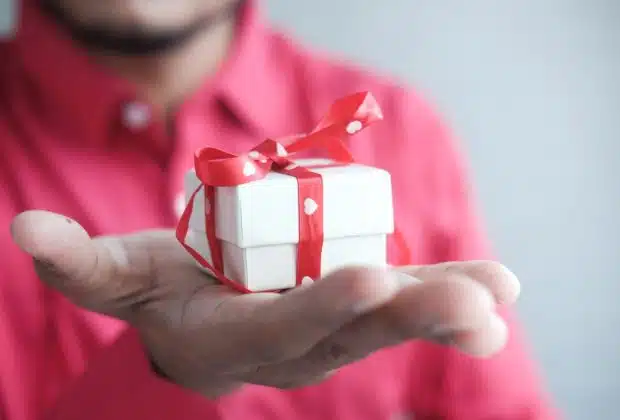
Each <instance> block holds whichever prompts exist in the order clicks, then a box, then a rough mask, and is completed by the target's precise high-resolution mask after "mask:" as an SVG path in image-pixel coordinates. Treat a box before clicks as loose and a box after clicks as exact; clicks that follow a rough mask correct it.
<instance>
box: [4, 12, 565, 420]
mask: <svg viewBox="0 0 620 420" xmlns="http://www.w3.org/2000/svg"><path fill="white" fill-rule="evenodd" d="M0 62H1V63H2V66H0V139H1V142H0V152H1V153H0V156H2V158H1V161H0V162H1V165H0V180H1V181H2V185H4V186H5V188H4V192H5V194H6V198H5V199H3V200H1V201H0V220H1V222H2V224H3V226H5V227H7V229H5V230H2V233H1V235H2V236H0V241H1V244H2V249H3V251H4V252H5V257H4V260H3V264H2V268H1V270H2V271H1V272H0V273H1V277H0V280H1V281H0V288H1V296H2V300H0V313H1V314H2V316H0V343H2V344H1V345H0V352H1V353H0V356H1V357H0V410H1V411H0V417H2V418H3V419H8V420H34V419H37V420H38V419H63V420H71V419H89V420H98V419H120V420H124V419H128V420H129V419H132V420H133V419H150V420H152V419H168V418H183V419H244V420H251V419H264V418H269V419H293V418H295V419H326V418H338V419H344V420H346V419H356V420H359V419H396V418H411V419H412V418H416V419H439V418H441V419H464V420H469V419H471V420H474V419H476V420H483V419H484V420H487V419H488V420H490V419H494V420H495V419H497V420H534V419H537V420H540V419H553V418H556V417H555V414H554V413H553V412H552V411H551V409H550V407H549V405H548V404H547V401H546V396H545V394H544V391H543V390H542V389H541V387H540V386H539V383H538V379H537V374H536V372H535V368H534V367H533V365H532V363H531V362H530V360H529V358H528V356H527V352H526V350H524V346H523V341H522V338H521V335H520V333H519V331H518V328H517V326H516V324H515V322H514V319H513V318H512V317H511V316H510V315H509V314H508V311H507V309H506V308H507V306H509V305H510V304H512V303H513V302H514V301H515V300H516V298H517V295H518V292H519V285H518V282H517V280H516V278H515V277H514V275H513V274H511V273H510V272H509V271H508V270H506V269H505V268H504V267H503V266H501V265H499V264H497V263H493V262H484V261H482V260H484V259H485V258H489V256H490V253H489V251H488V248H487V246H486V243H485V240H484V238H483V236H482V233H481V230H480V229H479V227H478V226H477V223H476V218H475V215H474V211H473V210H472V205H471V199H470V196H469V193H468V191H467V181H466V178H465V177H464V175H465V174H464V171H463V165H462V164H461V162H460V160H459V156H458V153H457V151H456V149H455V147H454V145H453V144H452V142H451V141H450V138H449V134H448V133H447V131H446V130H445V128H444V127H443V126H442V125H441V123H440V121H439V120H438V119H437V117H436V116H435V115H434V114H433V112H432V111H431V110H430V109H429V107H428V106H427V105H426V104H425V103H424V102H423V101H422V100H421V99H420V98H419V97H418V96H417V95H416V94H415V93H414V92H411V91H405V90H404V89H401V88H399V87H396V86H395V85H394V84H392V83H391V82H390V81H389V80H387V79H383V78H380V77H377V76H373V75H370V74H368V73H366V72H364V71H362V70H360V69H356V68H354V67H352V66H348V65H343V64H339V63H337V62H335V61H333V60H331V59H329V58H326V57H323V56H320V55H316V54H313V53H310V52H308V51H307V50H305V49H303V48H301V47H300V46H298V45H296V44H295V43H293V42H292V41H290V40H289V39H288V38H286V37H284V36H283V35H281V34H279V33H277V32H274V31H272V30H270V29H268V28H267V27H266V26H264V24H263V22H262V20H261V19H260V16H259V15H258V12H257V5H256V4H255V3H254V2H253V1H239V0H177V1H174V2H172V1H150V0H117V1H112V0H110V1H101V0H24V1H23V2H22V4H21V10H20V18H19V23H18V27H17V32H16V36H15V37H14V39H11V40H7V41H6V42H5V43H4V44H2V45H1V46H0ZM357 91H371V92H372V93H373V94H374V95H375V97H376V98H377V100H378V102H379V104H380V105H381V107H382V108H383V113H384V115H385V120H384V122H382V123H379V124H376V125H375V126H373V127H371V128H368V129H367V130H365V131H364V132H363V133H361V134H359V135H358V136H357V137H356V138H355V141H351V142H350V144H349V147H350V149H351V151H352V153H353V155H354V156H355V157H356V158H357V160H359V161H360V162H363V163H366V164H371V165H375V166H378V167H382V168H385V169H387V170H389V171H390V172H391V174H392V176H393V188H394V195H395V214H396V220H397V224H398V226H399V227H400V229H401V230H402V233H403V239H404V242H406V244H407V245H408V247H409V248H410V250H409V252H408V253H407V252H403V247H402V246H400V245H402V244H401V243H399V242H397V241H396V240H395V239H392V241H391V242H390V244H389V253H390V262H391V263H392V264H393V265H398V266H399V267H398V268H394V269H392V270H389V271H385V270H378V269H372V268H354V267H352V268H348V269H345V270H342V271H339V272H337V273H333V274H332V275H330V276H328V277H327V278H325V279H322V280H321V281H318V282H316V283H313V284H312V285H310V286H304V287H302V288H299V289H295V290H293V291H290V292H288V293H284V294H270V293H263V294H250V295H237V294H236V293H235V292H233V291H232V290H229V289H227V288H225V287H223V286H221V285H218V284H217V283H216V282H215V281H213V280H211V279H209V278H207V277H206V276H205V275H203V274H201V272H200V271H199V270H197V269H196V266H195V264H193V262H192V261H191V258H189V256H188V255H186V253H185V252H184V251H183V250H182V248H181V247H180V246H179V244H178V243H177V241H176V240H175V239H174V235H173V231H172V230H171V228H173V227H174V225H175V223H176V222H177V220H178V219H177V218H178V215H179V209H180V208H182V204H183V203H182V199H179V197H180V196H181V197H182V195H180V194H181V192H182V178H183V175H184V173H185V171H186V170H187V169H188V168H190V167H191V163H192V156H193V152H194V150H196V149H197V148H199V147H202V146H205V145H209V146H212V147H217V148H220V149H223V150H226V151H229V152H232V153H240V152H243V151H246V150H248V149H249V148H251V147H252V146H254V145H255V144H257V143H259V142H260V141H261V140H263V139H265V138H267V137H272V138H273V137H278V136H285V135H290V134H295V133H301V132H306V131H308V130H309V129H311V128H312V126H313V124H315V123H316V122H317V121H318V120H319V118H320V116H321V115H322V114H323V113H324V112H325V111H326V110H327V108H328V106H329V105H330V104H331V102H332V101H334V100H335V99H337V98H339V97H341V96H344V95H347V94H350V93H354V92H357ZM180 200H181V201H180ZM31 209H39V210H31ZM9 226H10V233H9V229H8V227H9ZM153 229H159V230H153ZM87 232H88V233H87ZM89 234H90V235H91V236H92V239H91V237H89V236H88V235H89ZM102 235H105V236H102ZM15 244H17V245H18V247H19V248H18V247H16V246H15ZM29 257H32V258H33V259H34V266H33V264H32V259H31V258H29ZM474 260H477V261H474ZM450 261H454V262H450ZM456 261H471V262H456ZM404 264H415V265H407V266H405V265H404ZM33 267H34V269H33ZM38 278H40V279H41V280H43V282H40V281H39V280H38ZM507 332H510V335H509V337H508V334H507ZM476 356H487V357H476Z"/></svg>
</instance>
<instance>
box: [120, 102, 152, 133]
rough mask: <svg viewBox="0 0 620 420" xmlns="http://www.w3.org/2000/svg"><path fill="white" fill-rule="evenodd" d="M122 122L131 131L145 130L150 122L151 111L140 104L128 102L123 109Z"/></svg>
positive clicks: (146, 106)
mask: <svg viewBox="0 0 620 420" xmlns="http://www.w3.org/2000/svg"><path fill="white" fill-rule="evenodd" d="M123 121H124V123H125V125H126V126H127V128H129V129H131V130H141V129H143V128H146V127H147V126H148V125H149V123H150V122H151V109H150V108H149V106H148V105H146V104H143V103H140V102H130V103H128V104H127V105H125V107H124V109H123Z"/></svg>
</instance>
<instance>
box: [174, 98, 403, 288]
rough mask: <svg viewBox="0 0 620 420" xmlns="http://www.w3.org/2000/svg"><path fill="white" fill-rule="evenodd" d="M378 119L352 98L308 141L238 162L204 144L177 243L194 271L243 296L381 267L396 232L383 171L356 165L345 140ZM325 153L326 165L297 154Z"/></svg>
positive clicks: (188, 183)
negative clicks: (342, 271) (332, 274)
mask: <svg viewBox="0 0 620 420" xmlns="http://www.w3.org/2000/svg"><path fill="white" fill-rule="evenodd" d="M381 118H382V116H381V111H380V109H379V107H378V106H377V104H376V102H375V100H374V98H373V97H372V96H371V95H370V94H368V93H358V94H355V95H351V96H348V97H345V98H343V99H341V100H339V101H337V102H336V103H334V104H333V105H332V107H331V109H330V111H329V112H328V114H327V115H326V116H325V118H324V119H323V120H322V121H321V122H320V123H319V125H318V126H317V128H316V129H315V130H314V131H313V132H311V133H310V134H308V135H304V136H298V137H296V138H294V139H293V140H289V141H288V142H284V141H276V140H266V141H265V142H263V143H261V144H260V145H258V146H257V147H255V148H254V149H252V150H251V151H249V152H248V153H247V154H243V155H239V156H235V155H231V154H228V153H225V152H222V151H220V150H217V149H212V148H205V149H201V150H199V151H198V152H197V153H196V156H195V165H194V169H192V170H190V171H189V172H188V173H187V174H186V178H185V190H186V193H187V207H186V209H185V211H184V213H183V215H182V217H181V220H180V222H179V225H178V227H177V238H178V240H179V241H180V242H181V244H182V245H183V246H184V247H185V249H186V250H187V251H188V252H189V253H190V254H191V255H192V256H193V257H194V259H196V261H197V262H198V263H199V265H200V266H201V267H202V268H203V269H204V270H206V271H207V272H209V273H210V274H211V275H213V276H214V277H215V278H217V279H218V280H220V281H221V282H222V283H224V284H227V285H229V286H231V287H233V288H235V289H237V290H239V291H241V292H261V291H277V290H283V289H289V288H293V287H296V286H298V285H301V284H304V283H306V282H310V281H314V280H317V279H320V278H321V277H324V276H325V275H326V274H328V273H329V272H330V271H332V270H335V269H338V268H341V267H344V266H348V265H372V266H385V265H386V248H387V246H386V245H387V244H386V242H387V235H389V234H391V233H392V232H393V230H394V218H393V207H392V188H391V180H390V175H389V173H388V172H386V171H384V170H381V169H377V168H373V167H370V166H365V165H360V164H357V163H355V162H353V159H352V157H351V155H350V154H349V152H348V151H347V150H346V148H345V146H344V143H343V140H344V139H346V138H347V137H348V136H351V135H354V134H355V133H357V132H359V131H360V130H362V129H364V128H365V127H366V126H368V125H369V124H371V123H373V122H375V121H377V120H380V119H381ZM311 149H322V150H323V151H324V152H325V154H326V157H327V159H311V160H308V159H306V160H298V159H295V158H294V157H295V154H296V153H299V152H302V151H307V150H311Z"/></svg>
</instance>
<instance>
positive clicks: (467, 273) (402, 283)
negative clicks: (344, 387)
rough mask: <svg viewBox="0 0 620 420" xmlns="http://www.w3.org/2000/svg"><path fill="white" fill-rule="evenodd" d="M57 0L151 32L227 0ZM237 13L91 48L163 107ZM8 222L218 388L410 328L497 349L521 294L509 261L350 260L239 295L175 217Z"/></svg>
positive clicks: (202, 73)
mask: <svg viewBox="0 0 620 420" xmlns="http://www.w3.org/2000/svg"><path fill="white" fill-rule="evenodd" d="M55 1H57V3H59V5H60V6H62V8H63V9H64V10H66V11H67V12H68V15H69V16H72V17H73V19H75V21H76V22H79V23H80V24H84V25H89V24H97V25H107V26H108V27H109V28H110V29H113V30H116V31H120V32H122V31H127V30H136V29H138V30H139V31H140V32H141V33H143V34H149V33H153V34H161V31H170V30H171V29H175V28H177V29H179V28H182V27H183V26H184V25H189V24H191V22H192V19H193V17H194V16H199V15H201V14H203V15H204V14H211V13H215V12H216V11H217V10H220V8H222V7H225V6H227V4H228V1H227V0H177V1H175V2H169V1H163V0H162V1H153V0H133V1H129V0H126V1H123V0H116V1H101V0H55ZM173 3H174V6H172V5H173ZM233 26H234V21H233V20H232V19H229V20H224V21H219V22H218V23H217V24H216V25H210V26H209V25H207V27H205V28H203V29H202V30H201V31H199V33H197V34H196V35H195V36H194V37H192V39H190V40H187V41H186V42H184V43H182V44H180V45H178V46H176V47H175V48H173V49H172V50H168V51H166V52H165V53H161V54H156V55H151V56H148V57H144V56H140V57H130V56H123V55H115V54H111V53H110V52H109V51H97V50H90V51H89V52H90V54H91V55H93V57H96V58H97V59H98V60H99V61H100V62H101V63H102V65H104V66H107V67H108V68H109V69H111V70H112V71H115V72H117V73H118V74H119V75H120V76H121V77H125V78H127V79H129V80H132V81H134V83H136V85H137V86H138V88H139V89H140V90H141V91H142V92H143V94H144V95H145V96H146V97H148V98H150V100H151V101H152V102H153V103H155V104H158V105H159V106H160V107H161V108H162V110H163V111H164V112H169V111H171V110H173V109H174V107H175V106H176V104H178V103H179V102H180V101H182V100H183V98H185V97H186V96H187V95H188V94H189V93H190V92H191V91H192V90H193V89H195V88H196V86H198V84H200V83H201V82H202V81H203V80H204V78H205V77H208V76H209V75H210V74H211V73H212V72H213V71H214V70H215V69H216V68H217V67H218V65H219V64H220V63H221V60H222V59H223V58H224V57H225V55H226V52H227V51H228V49H229V45H230V42H231V39H232V28H233ZM132 28H133V29H132ZM179 69H183V70H182V71H183V73H180V72H179ZM11 233H12V236H13V239H14V241H15V243H16V244H17V245H18V246H19V247H20V248H21V249H22V250H23V251H24V252H26V253H27V254H29V255H30V256H32V257H33V261H34V265H35V268H36V270H37V273H38V275H39V277H40V278H41V280H42V281H43V282H45V283H46V284H47V285H49V286H50V287H52V288H55V289H56V290H58V291H60V292H61V293H63V294H64V295H65V296H66V297H67V298H69V299H70V300H71V301H73V302H74V303H75V304H77V305H79V306H81V307H84V308H86V309H89V310H92V311H96V312H100V313H102V314H106V315H110V316H114V317H117V318H119V319H122V320H124V321H126V322H128V323H129V324H130V325H132V326H133V327H135V328H136V329H137V330H138V331H139V333H140V335H141V337H142V340H143V342H144V344H145V346H146V348H147V349H148V352H149V354H150V356H151V357H152V359H153V361H154V362H155V363H156V365H157V366H158V367H159V369H160V370H161V371H162V372H163V373H164V374H165V375H166V376H168V377H169V378H170V380H172V381H173V382H175V383H177V384H179V385H181V386H183V387H186V388H188V389H191V390H194V391H197V392H200V393H202V394H203V395H205V396H208V397H211V398H214V397H217V396H220V395H223V394H226V393H229V392H231V391H232V390H234V389H236V388H238V387H240V386H241V385H243V384H244V383H253V384H260V385H267V386H272V387H276V388H283V389H284V388H293V387H299V386H304V385H309V384H315V383H318V382H320V381H322V380H324V379H325V378H327V377H328V376H329V375H331V374H333V373H334V372H335V371H336V370H337V369H338V368H340V367H342V366H344V365H347V364H349V363H352V362H355V361H356V360H359V359H362V358H364V357H366V356H367V355H369V354H371V353H372V352H374V351H377V350H380V349H382V348H386V347H391V346H393V345H396V344H399V343H402V342H405V341H408V340H413V339H424V340H432V341H436V342H438V343H442V344H444V345H449V346H453V347H454V348H456V349H459V350H460V351H463V352H465V353H468V354H471V355H473V356H479V357H485V356H490V355H492V354H495V353H496V352H498V351H499V350H501V348H502V347H503V346H504V345H505V343H506V340H507V328H506V325H505V323H504V322H503V321H502V319H501V318H500V317H499V316H498V315H497V312H496V309H497V305H498V304H504V305H510V304H512V303H514V302H515V300H516V299H517V297H518V295H519V282H518V280H517V278H516V277H515V276H514V274H512V273H511V272H510V271H509V270H507V269H506V268H505V267H503V266H502V265H500V264H498V263H495V262H484V261H478V262H465V263H445V264H439V265H433V266H415V267H413V266H412V267H400V268H394V269H390V270H380V269H375V268H365V267H350V268H347V269H343V270H340V271H338V272H335V273H332V274H330V275H329V276H328V277H326V278H324V279H322V280H321V281H317V282H315V283H313V284H311V285H309V286H304V287H301V288H298V289H295V290H292V291H289V292H287V293H284V294H273V293H260V294H251V295H238V294H236V293H235V292H233V291H231V290H229V289H226V288H224V287H222V286H221V285H219V284H218V283H217V282H215V281H214V280H212V279H210V278H209V277H207V276H205V274H204V273H203V272H201V271H200V270H198V268H197V267H196V265H195V263H194V262H193V261H192V260H191V257H190V256H189V255H187V253H186V252H185V251H184V250H183V249H182V248H181V246H180V245H179V244H178V242H177V241H176V239H175V237H174V232H173V231H143V232H138V233H135V234H132V235H126V236H104V237H96V238H91V237H90V236H89V235H88V233H87V232H86V231H85V230H84V229H83V228H82V227H81V226H80V225H79V224H78V223H77V222H76V221H73V220H70V219H68V218H66V217H64V216H62V215H58V214H53V213H49V212H44V211H36V210H35V211H28V212H25V213H22V214H20V215H18V216H17V217H16V218H15V219H14V221H13V223H12V224H11ZM214 337H216V339H214Z"/></svg>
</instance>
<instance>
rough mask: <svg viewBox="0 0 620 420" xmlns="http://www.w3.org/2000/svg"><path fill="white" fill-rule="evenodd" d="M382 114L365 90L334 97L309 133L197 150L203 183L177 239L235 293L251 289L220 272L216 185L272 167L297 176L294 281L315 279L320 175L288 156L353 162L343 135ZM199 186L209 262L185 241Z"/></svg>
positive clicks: (247, 179) (249, 179)
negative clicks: (244, 146)
mask: <svg viewBox="0 0 620 420" xmlns="http://www.w3.org/2000/svg"><path fill="white" fill-rule="evenodd" d="M381 119H383V115H382V113H381V109H380V108H379V105H378V104H377V102H376V100H375V98H374V97H373V96H372V95H371V94H370V93H368V92H360V93H356V94H353V95H350V96H347V97H344V98H342V99H340V100H338V101H336V102H334V103H333V104H332V106H331V108H330V109H329V111H328V112H327V115H325V116H324V117H323V119H322V120H321V121H320V122H319V124H318V125H317V126H316V128H315V129H314V130H313V131H312V132H311V133H309V134H307V135H302V136H297V137H294V138H292V140H291V139H289V141H288V142H287V141H285V140H280V141H276V140H271V139H268V140H265V141H264V142H262V143H261V144H259V145H258V146H256V147H255V148H253V149H252V150H250V151H249V152H248V153H245V154H242V155H239V156H236V155H233V154H230V153H226V152H224V151H221V150H218V149H214V148H211V147H206V148H203V149H200V150H198V151H197V152H196V154H195V156H194V168H195V171H196V176H197V177H198V179H199V180H200V181H201V183H202V185H200V186H199V187H198V188H197V189H196V190H195V191H194V192H193V194H192V195H191V197H190V200H189V202H188V204H187V207H186V208H185V210H184V212H183V214H182V216H181V218H180V220H179V223H178V225H177V229H176V237H177V239H178V240H179V242H180V243H181V245H183V247H184V248H185V249H186V250H187V252H189V253H190V254H191V255H192V256H193V257H194V259H195V260H196V261H198V263H200V265H202V266H203V267H204V268H206V269H208V270H209V271H210V272H211V273H213V275H214V276H215V277H216V278H217V279H218V280H219V281H220V282H221V283H223V284H225V285H227V286H229V287H231V288H233V289H235V290H237V291H239V292H242V293H250V292H251V291H250V290H248V289H247V288H245V287H244V286H243V285H242V284H240V283H239V282H237V281H234V280H231V279H229V278H227V277H226V276H225V275H224V272H223V271H224V269H223V258H222V247H221V245H220V242H219V240H218V239H217V238H216V236H215V218H216V215H215V208H216V206H215V188H216V187H230V186H236V185H241V184H245V183H249V182H253V181H258V180H261V179H263V178H264V177H265V176H267V174H268V173H269V172H270V171H275V172H279V173H282V174H286V175H290V176H293V177H295V178H296V179H297V187H298V212H299V243H298V244H297V273H296V283H297V285H300V284H301V283H302V281H303V280H304V279H305V278H310V279H313V280H314V279H318V278H319V277H320V275H321V254H322V248H323V181H322V178H321V175H320V174H318V173H315V172H312V171H311V170H309V169H308V167H301V166H297V165H295V164H294V162H293V161H292V160H291V157H292V156H294V155H295V154H297V153H299V152H304V151H309V150H312V149H320V150H322V151H323V152H324V153H325V154H326V155H327V157H328V158H329V159H330V160H332V161H334V162H335V164H349V163H351V162H353V157H352V156H351V154H350V153H349V151H348V150H347V148H346V146H345V144H344V142H343V140H344V139H346V138H347V137H348V136H351V135H353V134H356V133H357V132H359V131H361V130H363V129H364V128H366V127H367V126H368V125H370V124H372V123H374V122H376V121H379V120H381ZM285 143H288V144H285ZM203 188H204V197H205V207H204V208H205V215H204V216H205V232H206V235H207V239H208V242H207V243H208V244H209V248H210V251H211V258H212V263H209V262H208V261H207V260H206V259H205V258H204V257H202V255H200V254H199V253H198V252H197V251H196V250H194V249H193V248H192V247H190V246H189V245H188V244H187V243H186V241H185V238H186V236H187V232H188V230H189V221H190V217H191V214H192V210H193V207H194V201H195V198H196V195H197V194H198V193H199V192H200V190H201V189H203Z"/></svg>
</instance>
